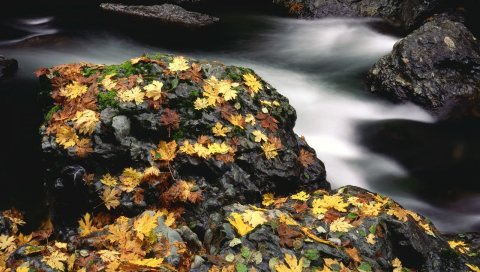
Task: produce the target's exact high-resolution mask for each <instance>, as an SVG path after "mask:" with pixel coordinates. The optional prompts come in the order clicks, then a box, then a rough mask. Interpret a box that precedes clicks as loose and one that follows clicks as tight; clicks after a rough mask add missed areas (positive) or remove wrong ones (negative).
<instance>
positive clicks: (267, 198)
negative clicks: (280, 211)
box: [262, 193, 275, 207]
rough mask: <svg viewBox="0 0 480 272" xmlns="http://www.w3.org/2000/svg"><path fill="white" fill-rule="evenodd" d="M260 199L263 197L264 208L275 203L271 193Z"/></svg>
mask: <svg viewBox="0 0 480 272" xmlns="http://www.w3.org/2000/svg"><path fill="white" fill-rule="evenodd" d="M262 197H263V200H262V205H264V206H267V207H268V206H270V205H272V204H273V203H275V199H274V195H273V193H267V194H264V195H263V196H262Z"/></svg>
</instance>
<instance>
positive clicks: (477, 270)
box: [465, 263, 480, 272]
mask: <svg viewBox="0 0 480 272" xmlns="http://www.w3.org/2000/svg"><path fill="white" fill-rule="evenodd" d="M465 265H466V266H468V268H470V269H471V270H472V271H473V272H480V267H478V266H476V265H473V264H468V263H467V264H465Z"/></svg>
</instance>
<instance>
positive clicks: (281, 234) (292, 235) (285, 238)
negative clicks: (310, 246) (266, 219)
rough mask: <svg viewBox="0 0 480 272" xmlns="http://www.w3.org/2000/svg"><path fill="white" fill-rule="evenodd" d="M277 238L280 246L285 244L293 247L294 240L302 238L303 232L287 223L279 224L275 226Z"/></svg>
mask: <svg viewBox="0 0 480 272" xmlns="http://www.w3.org/2000/svg"><path fill="white" fill-rule="evenodd" d="M277 233H278V238H280V245H281V246H282V247H284V246H287V247H290V248H293V247H294V242H295V240H296V239H302V238H303V234H302V233H301V232H299V231H297V230H295V229H293V228H291V227H289V226H288V225H287V224H283V223H281V224H279V225H278V227H277Z"/></svg>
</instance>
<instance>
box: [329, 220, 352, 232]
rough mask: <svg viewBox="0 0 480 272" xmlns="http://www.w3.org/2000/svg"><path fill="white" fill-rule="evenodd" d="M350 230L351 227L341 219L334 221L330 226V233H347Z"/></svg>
mask: <svg viewBox="0 0 480 272" xmlns="http://www.w3.org/2000/svg"><path fill="white" fill-rule="evenodd" d="M352 228H353V226H352V225H351V224H350V223H348V222H346V221H345V218H343V217H341V218H338V219H336V220H335V221H333V222H332V223H331V224H330V231H335V232H348V231H349V230H350V229H352Z"/></svg>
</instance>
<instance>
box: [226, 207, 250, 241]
mask: <svg viewBox="0 0 480 272" xmlns="http://www.w3.org/2000/svg"><path fill="white" fill-rule="evenodd" d="M227 219H228V222H229V223H230V225H232V226H233V227H234V228H235V230H236V231H237V233H238V234H239V235H240V236H245V235H246V234H247V233H249V232H250V231H252V230H253V229H254V228H253V227H251V226H250V225H249V224H246V223H245V222H244V221H243V219H242V215H241V214H239V213H236V212H234V213H231V214H230V216H229V217H228V218H227Z"/></svg>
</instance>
